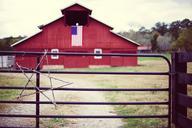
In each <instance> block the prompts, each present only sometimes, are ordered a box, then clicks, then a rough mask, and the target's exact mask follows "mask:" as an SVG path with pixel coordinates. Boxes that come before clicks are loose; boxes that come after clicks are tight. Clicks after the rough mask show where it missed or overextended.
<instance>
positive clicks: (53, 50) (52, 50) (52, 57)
mask: <svg viewBox="0 0 192 128" xmlns="http://www.w3.org/2000/svg"><path fill="white" fill-rule="evenodd" d="M51 53H59V49H51ZM51 59H53V60H57V59H59V55H51Z"/></svg>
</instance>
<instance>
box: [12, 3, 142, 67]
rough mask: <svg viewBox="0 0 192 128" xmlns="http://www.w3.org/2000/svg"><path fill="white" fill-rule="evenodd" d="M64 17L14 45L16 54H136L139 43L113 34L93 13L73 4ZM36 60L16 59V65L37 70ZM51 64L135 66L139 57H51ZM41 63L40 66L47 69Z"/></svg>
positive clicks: (110, 28)
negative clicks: (35, 67)
mask: <svg viewBox="0 0 192 128" xmlns="http://www.w3.org/2000/svg"><path fill="white" fill-rule="evenodd" d="M61 12H62V14H63V16H62V17H60V18H58V19H56V20H55V21H52V22H50V23H48V24H46V25H41V26H39V29H40V30H41V31H40V32H39V33H37V34H35V35H33V36H31V37H28V38H25V39H23V40H21V41H19V42H17V43H15V44H13V45H12V47H13V49H14V50H15V51H38V52H39V51H44V50H48V51H49V52H76V53H78V52H81V53H98V54H99V53H137V47H138V45H139V44H138V43H136V42H134V41H132V40H129V39H127V38H124V37H122V36H120V35H118V34H116V33H114V32H112V29H113V28H112V27H110V26H108V25H106V24H104V23H102V22H101V21H98V20H96V19H95V18H93V17H91V12H92V11H91V10H90V9H88V8H86V7H84V6H82V5H79V4H73V5H71V6H69V7H67V8H65V9H62V10H61ZM35 61H36V60H35V59H34V57H19V56H18V57H16V62H17V63H19V64H20V65H23V66H26V67H30V68H32V67H34V65H35ZM48 61H49V65H62V66H64V68H84V67H91V66H135V65H137V57H109V56H108V57H107V56H106V57H101V56H49V57H48ZM44 65H45V63H44V64H42V65H41V66H44Z"/></svg>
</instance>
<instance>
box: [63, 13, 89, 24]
mask: <svg viewBox="0 0 192 128" xmlns="http://www.w3.org/2000/svg"><path fill="white" fill-rule="evenodd" d="M65 15H66V19H65V20H66V25H69V26H72V25H76V23H79V25H80V26H84V25H87V23H88V12H86V11H67V12H66V13H65Z"/></svg>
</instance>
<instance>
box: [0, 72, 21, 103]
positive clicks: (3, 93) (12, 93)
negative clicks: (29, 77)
mask: <svg viewBox="0 0 192 128" xmlns="http://www.w3.org/2000/svg"><path fill="white" fill-rule="evenodd" d="M24 83H25V79H24V78H22V77H16V76H12V75H6V74H0V84H1V86H13V85H14V86H18V85H23V84H24ZM19 92H20V91H18V90H0V100H10V99H14V98H16V97H17V96H18V95H19Z"/></svg>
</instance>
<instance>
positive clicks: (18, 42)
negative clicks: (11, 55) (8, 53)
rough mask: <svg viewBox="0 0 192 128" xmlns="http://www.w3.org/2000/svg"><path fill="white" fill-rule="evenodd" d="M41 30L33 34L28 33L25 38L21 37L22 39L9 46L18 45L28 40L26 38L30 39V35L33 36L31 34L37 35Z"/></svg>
mask: <svg viewBox="0 0 192 128" xmlns="http://www.w3.org/2000/svg"><path fill="white" fill-rule="evenodd" d="M41 32H42V30H40V31H39V32H37V33H35V34H33V35H30V36H28V37H26V38H24V39H22V40H20V41H17V42H16V43H14V44H12V45H11V47H14V46H16V45H18V44H20V43H22V42H23V41H25V40H28V39H30V38H31V37H33V36H35V35H37V34H39V33H41Z"/></svg>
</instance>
